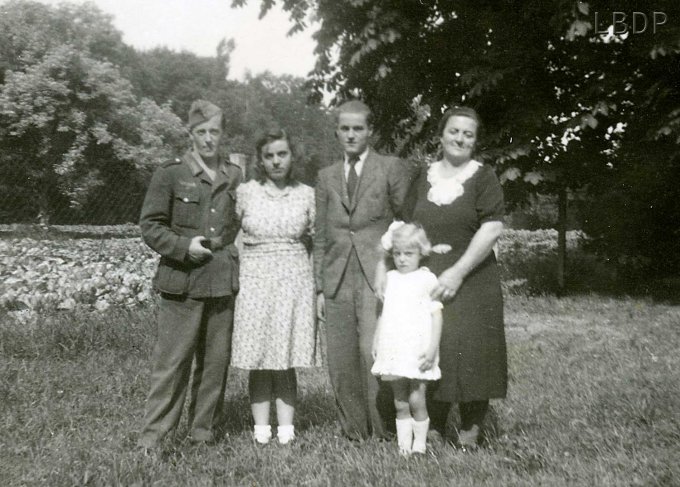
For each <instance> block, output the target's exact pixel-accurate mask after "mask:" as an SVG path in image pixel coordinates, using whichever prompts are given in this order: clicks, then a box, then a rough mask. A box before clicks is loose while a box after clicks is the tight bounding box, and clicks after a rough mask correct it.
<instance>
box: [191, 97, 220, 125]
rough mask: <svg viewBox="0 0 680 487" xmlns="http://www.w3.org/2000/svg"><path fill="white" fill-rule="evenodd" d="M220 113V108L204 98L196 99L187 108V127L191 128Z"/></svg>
mask: <svg viewBox="0 0 680 487" xmlns="http://www.w3.org/2000/svg"><path fill="white" fill-rule="evenodd" d="M221 114H222V110H221V109H220V108H219V107H218V106H217V105H214V104H213V103H210V102H209V101H205V100H196V101H194V102H193V103H192V104H191V108H189V129H190V130H191V129H192V128H194V127H195V126H196V125H198V124H200V123H203V122H206V121H208V120H210V119H211V118H213V117H214V116H215V115H221Z"/></svg>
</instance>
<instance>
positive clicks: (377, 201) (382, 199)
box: [368, 192, 388, 221]
mask: <svg viewBox="0 0 680 487" xmlns="http://www.w3.org/2000/svg"><path fill="white" fill-rule="evenodd" d="M387 206H388V203H387V196H386V195H385V194H383V193H378V192H375V193H372V194H370V195H369V197H368V208H369V212H370V213H369V214H370V219H371V221H377V220H381V219H382V218H385V215H386V214H387Z"/></svg>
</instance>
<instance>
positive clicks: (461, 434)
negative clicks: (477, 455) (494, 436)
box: [458, 424, 481, 451]
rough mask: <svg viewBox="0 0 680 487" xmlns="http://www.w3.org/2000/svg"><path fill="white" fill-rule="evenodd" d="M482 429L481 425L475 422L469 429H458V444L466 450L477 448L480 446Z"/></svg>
mask: <svg viewBox="0 0 680 487" xmlns="http://www.w3.org/2000/svg"><path fill="white" fill-rule="evenodd" d="M480 433H481V430H480V428H479V425H476V424H473V425H472V428H470V429H469V430H459V431H458V446H459V447H460V448H461V449H462V450H464V451H469V450H475V449H477V448H478V447H479V439H480Z"/></svg>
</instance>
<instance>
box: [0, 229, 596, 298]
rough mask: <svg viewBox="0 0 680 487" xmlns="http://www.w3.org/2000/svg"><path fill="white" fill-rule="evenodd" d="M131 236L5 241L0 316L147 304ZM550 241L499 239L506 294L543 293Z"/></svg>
mask: <svg viewBox="0 0 680 487" xmlns="http://www.w3.org/2000/svg"><path fill="white" fill-rule="evenodd" d="M3 230H7V231H8V232H9V231H11V232H12V233H14V234H16V233H17V232H19V233H20V232H21V229H20V228H16V227H14V228H11V227H8V226H4V227H2V226H0V233H2V232H3ZM138 232H139V230H138V228H137V227H136V226H133V225H120V226H114V227H88V226H62V227H56V228H54V229H51V230H50V231H47V230H45V234H44V235H43V237H42V238H41V236H40V235H39V234H34V235H32V236H31V237H20V238H15V237H5V238H4V239H2V240H0V256H1V257H0V309H1V308H6V309H31V310H35V311H43V310H50V309H72V308H75V307H84V308H87V309H90V308H92V309H96V310H105V309H108V307H109V306H111V305H120V306H137V305H142V304H148V303H150V302H151V301H152V300H153V293H152V290H151V278H152V277H153V274H154V271H155V268H156V264H157V262H158V257H157V255H156V254H155V253H154V252H153V251H152V250H150V249H149V248H148V247H147V246H146V245H144V243H143V242H142V241H141V239H140V238H139V237H138ZM97 233H98V234H99V237H98V236H97V235H96V234H97ZM66 237H68V238H66ZM556 237H557V234H556V232H555V231H554V230H538V231H533V232H532V231H527V230H506V231H505V232H504V234H503V237H502V238H501V240H500V241H499V243H498V246H497V253H498V257H499V260H500V263H501V269H502V273H503V277H504V279H505V281H506V287H507V289H508V290H509V291H516V290H519V291H527V290H531V289H532V287H533V286H535V285H540V286H542V287H543V288H544V289H542V290H543V291H547V290H548V288H547V286H546V282H547V281H546V279H549V276H536V275H535V273H532V270H531V266H532V265H533V264H532V263H536V262H538V263H539V264H540V263H542V262H544V261H552V260H554V258H555V249H556ZM583 241H584V235H583V234H582V233H580V232H570V234H569V247H570V248H571V249H572V251H578V249H579V248H580V247H581V246H582V244H583ZM542 270H543V269H539V272H540V271H542ZM537 278H539V279H542V280H540V281H539V282H537V281H536V279H537Z"/></svg>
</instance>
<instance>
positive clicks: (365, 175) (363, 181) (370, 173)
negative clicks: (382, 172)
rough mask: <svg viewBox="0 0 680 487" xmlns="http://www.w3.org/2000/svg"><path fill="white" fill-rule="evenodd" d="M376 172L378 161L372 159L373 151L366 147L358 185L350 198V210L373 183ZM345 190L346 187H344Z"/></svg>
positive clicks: (352, 209)
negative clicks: (351, 198)
mask: <svg viewBox="0 0 680 487" xmlns="http://www.w3.org/2000/svg"><path fill="white" fill-rule="evenodd" d="M377 172H378V163H377V161H375V160H374V157H373V151H372V150H371V149H368V155H367V156H366V160H365V161H364V167H362V168H361V176H359V185H358V186H357V191H356V194H355V195H354V199H353V200H352V203H351V207H350V210H349V211H350V212H352V211H354V209H355V208H356V206H357V202H358V201H359V200H360V199H361V197H362V196H363V195H364V193H365V192H366V190H367V189H368V188H370V187H371V186H372V185H373V181H374V180H375V178H376V174H377ZM345 192H347V189H345Z"/></svg>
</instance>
